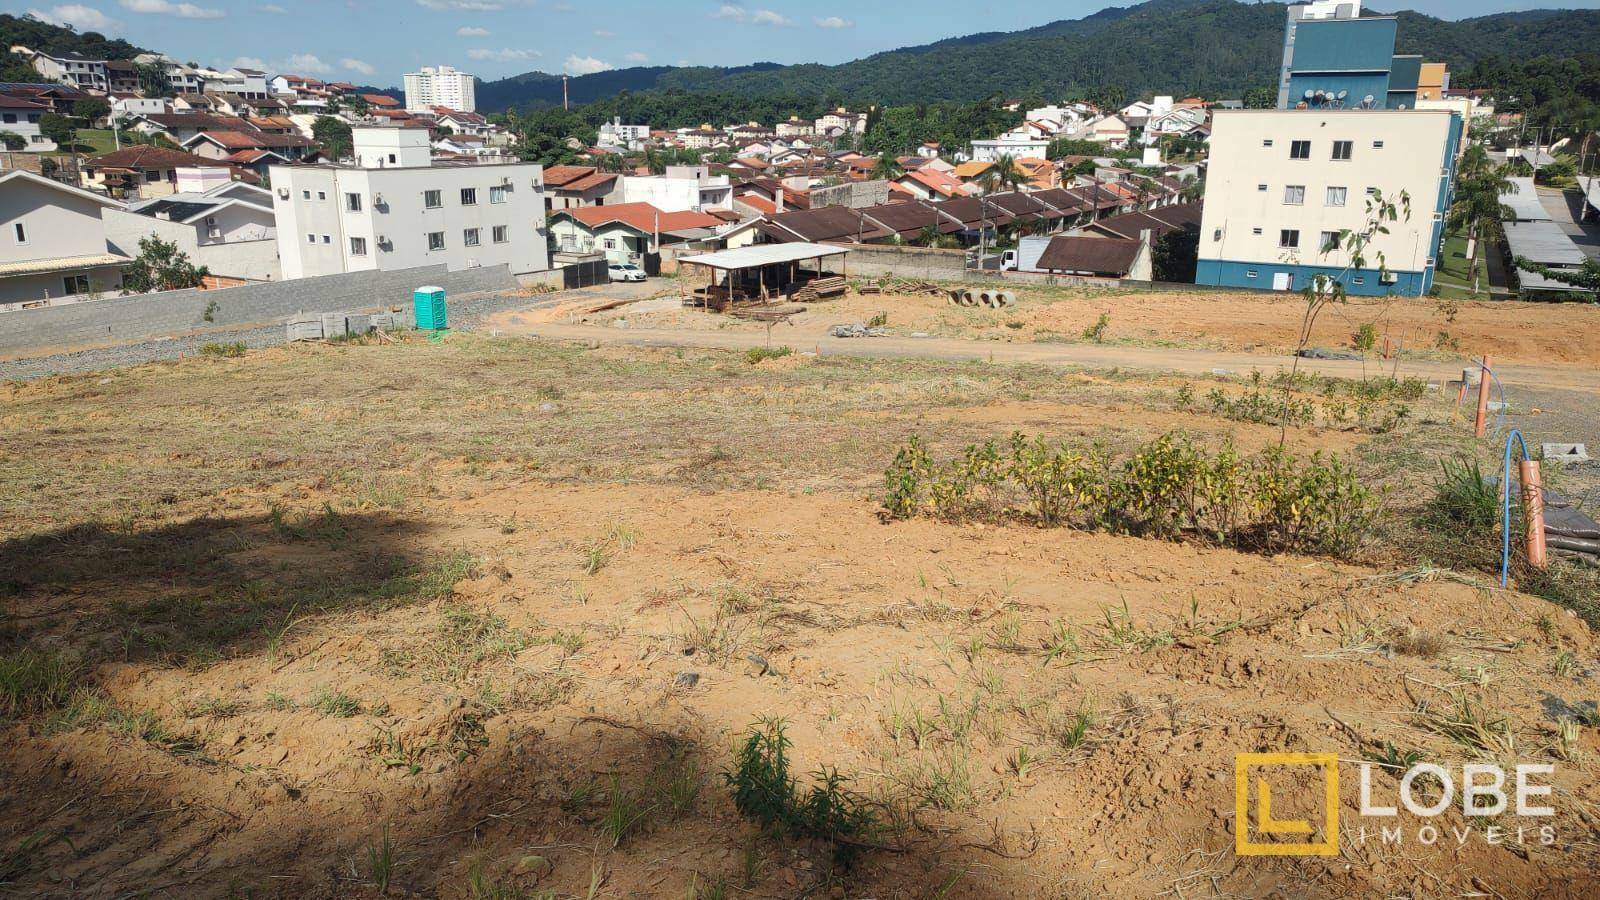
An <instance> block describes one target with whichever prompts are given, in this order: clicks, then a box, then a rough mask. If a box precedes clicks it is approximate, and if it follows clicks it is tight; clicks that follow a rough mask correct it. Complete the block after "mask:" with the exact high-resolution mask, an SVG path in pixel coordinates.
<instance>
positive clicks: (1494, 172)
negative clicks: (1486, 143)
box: [1447, 144, 1516, 262]
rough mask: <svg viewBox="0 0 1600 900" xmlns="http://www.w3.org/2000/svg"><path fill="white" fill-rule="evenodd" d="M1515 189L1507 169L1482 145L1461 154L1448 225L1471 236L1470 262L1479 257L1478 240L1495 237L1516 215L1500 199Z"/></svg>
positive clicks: (1469, 240) (1469, 241)
mask: <svg viewBox="0 0 1600 900" xmlns="http://www.w3.org/2000/svg"><path fill="white" fill-rule="evenodd" d="M1515 189H1516V188H1515V186H1514V185H1513V184H1512V183H1511V181H1510V179H1508V178H1507V177H1506V169H1505V167H1504V166H1500V165H1496V164H1495V163H1494V161H1492V160H1491V159H1489V152H1488V151H1487V150H1485V149H1484V147H1483V145H1482V144H1473V145H1472V146H1470V147H1468V148H1467V150H1466V152H1465V153H1463V154H1461V165H1460V166H1459V168H1458V169H1457V174H1456V198H1455V202H1454V203H1453V204H1451V206H1450V215H1449V217H1448V219H1447V224H1448V225H1449V226H1450V229H1451V230H1452V231H1457V232H1464V233H1465V234H1466V235H1467V260H1468V261H1469V262H1470V261H1471V260H1473V259H1474V258H1475V257H1476V255H1477V246H1478V240H1479V239H1480V238H1482V237H1487V236H1488V235H1490V234H1492V233H1493V232H1494V230H1495V229H1496V228H1498V227H1499V225H1500V222H1501V221H1502V220H1504V219H1506V218H1508V217H1510V216H1511V215H1512V211H1511V208H1510V207H1508V206H1506V205H1505V204H1504V203H1501V202H1500V197H1501V195H1502V194H1508V193H1511V192H1512V191H1514V190H1515Z"/></svg>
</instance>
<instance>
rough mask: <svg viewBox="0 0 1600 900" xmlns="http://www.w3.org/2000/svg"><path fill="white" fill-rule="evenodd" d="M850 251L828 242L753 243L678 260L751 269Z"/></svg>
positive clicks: (719, 266)
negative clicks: (829, 244)
mask: <svg viewBox="0 0 1600 900" xmlns="http://www.w3.org/2000/svg"><path fill="white" fill-rule="evenodd" d="M849 252H850V251H849V249H848V248H845V247H831V246H828V245H827V244H751V245H750V246H748V247H738V248H735V249H733V250H722V251H719V252H717V253H706V254H703V255H701V256H685V257H681V258H680V259H679V260H678V262H679V263H680V264H682V263H689V264H692V265H697V266H710V267H711V268H713V269H750V268H754V267H756V266H769V265H774V264H776V263H788V262H799V261H801V260H805V259H817V258H818V257H822V256H840V255H843V254H845V253H849Z"/></svg>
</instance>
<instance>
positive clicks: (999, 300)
mask: <svg viewBox="0 0 1600 900" xmlns="http://www.w3.org/2000/svg"><path fill="white" fill-rule="evenodd" d="M1016 305H1017V295H1016V294H1013V293H1012V292H1010V291H995V294H994V307H995V309H1002V308H1004V307H1007V306H1016Z"/></svg>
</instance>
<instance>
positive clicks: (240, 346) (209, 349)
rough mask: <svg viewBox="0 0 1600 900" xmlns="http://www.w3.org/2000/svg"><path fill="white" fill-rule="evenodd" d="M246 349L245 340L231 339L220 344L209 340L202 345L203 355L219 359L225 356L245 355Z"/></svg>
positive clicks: (201, 352)
mask: <svg viewBox="0 0 1600 900" xmlns="http://www.w3.org/2000/svg"><path fill="white" fill-rule="evenodd" d="M244 351H245V346H244V341H231V342H229V343H226V344H219V343H217V342H216V341H208V342H206V343H204V344H201V345H200V355H201V356H211V357H216V358H219V359H220V358H224V357H239V356H243V355H244Z"/></svg>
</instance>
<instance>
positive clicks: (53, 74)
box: [28, 50, 111, 94]
mask: <svg viewBox="0 0 1600 900" xmlns="http://www.w3.org/2000/svg"><path fill="white" fill-rule="evenodd" d="M28 53H29V54H30V55H31V58H30V62H32V63H33V70H34V71H35V72H38V73H39V74H40V75H43V76H44V77H46V78H48V79H50V80H51V81H56V82H60V83H61V84H66V85H71V86H72V87H75V88H80V89H82V90H85V91H98V92H100V93H102V94H103V93H105V92H106V91H108V90H110V85H111V82H110V80H109V76H108V73H107V71H106V61H105V60H103V59H91V58H90V57H87V56H80V55H79V54H77V53H55V54H51V53H43V52H39V51H34V50H30V51H28Z"/></svg>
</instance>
